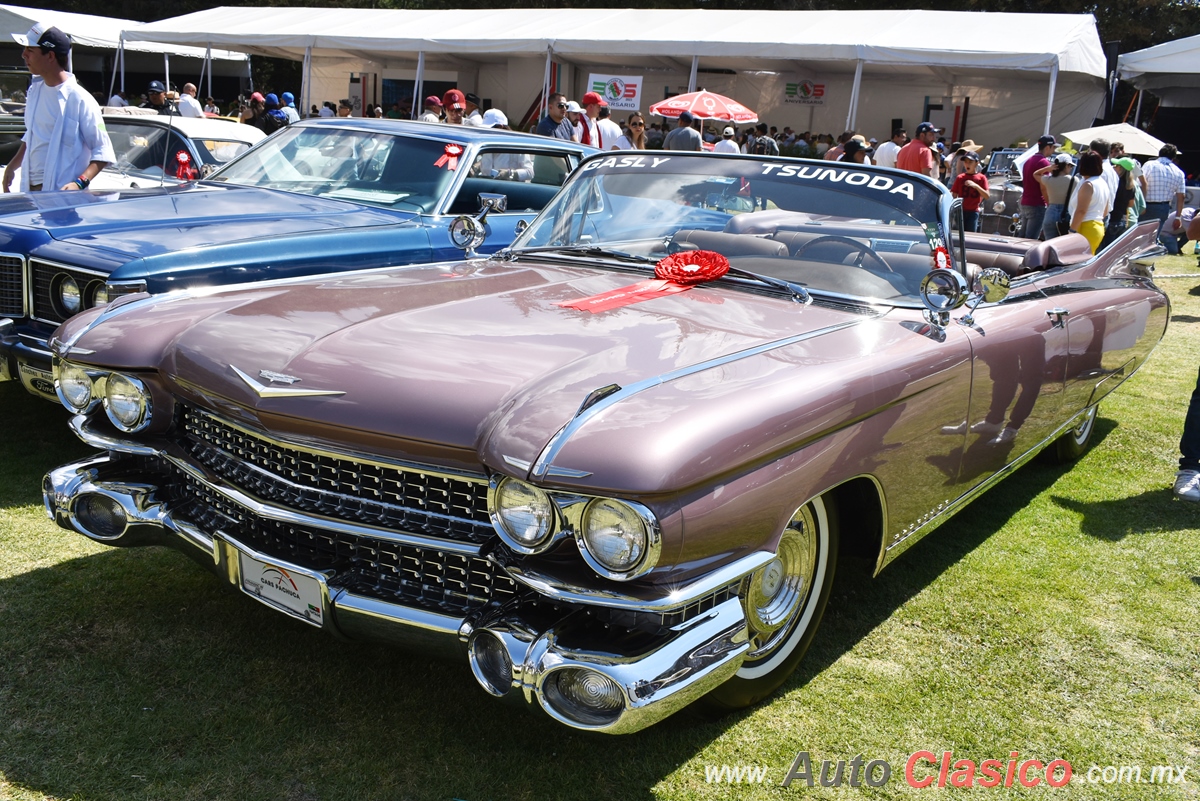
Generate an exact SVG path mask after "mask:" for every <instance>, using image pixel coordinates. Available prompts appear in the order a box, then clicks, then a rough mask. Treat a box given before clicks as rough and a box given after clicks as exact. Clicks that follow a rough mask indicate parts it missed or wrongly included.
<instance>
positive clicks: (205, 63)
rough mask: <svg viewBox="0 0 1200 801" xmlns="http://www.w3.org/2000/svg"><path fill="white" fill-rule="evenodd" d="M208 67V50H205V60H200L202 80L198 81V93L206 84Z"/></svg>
mask: <svg viewBox="0 0 1200 801" xmlns="http://www.w3.org/2000/svg"><path fill="white" fill-rule="evenodd" d="M207 69H208V50H207V49H206V50H205V51H204V60H203V61H201V62H200V80H198V81H196V93H197V94H199V93H200V88H201V87H202V86H204V73H205V71H206V70H207Z"/></svg>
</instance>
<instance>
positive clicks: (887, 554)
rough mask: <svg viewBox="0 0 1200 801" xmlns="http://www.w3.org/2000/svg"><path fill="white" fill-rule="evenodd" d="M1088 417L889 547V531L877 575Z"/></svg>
mask: <svg viewBox="0 0 1200 801" xmlns="http://www.w3.org/2000/svg"><path fill="white" fill-rule="evenodd" d="M1085 414H1087V410H1086V409H1085V410H1084V411H1082V412H1080V413H1079V414H1077V415H1075V416H1074V417H1072V418H1071V419H1070V420H1068V421H1067V422H1066V423H1063V424H1062V425H1061V426H1059V427H1058V428H1057V429H1055V431H1054V433H1053V434H1051V435H1050V436H1048V437H1046V438H1045V439H1044V440H1042V441H1041V442H1039V443H1038V444H1037V445H1035V446H1034V447H1032V448H1030V449H1029V450H1028V451H1026V452H1025V453H1024V454H1022V455H1021V456H1019V457H1017V458H1016V459H1014V460H1013V461H1011V462H1009V463H1008V464H1007V465H1005V466H1004V467H1002V468H1000V469H999V470H997V471H996V472H995V473H993V474H992V475H990V476H989V477H988V478H986V479H984V480H983V481H981V482H979V483H978V484H976V485H975V486H974V487H972V488H971V489H969V490H967V491H966V492H964V493H963V494H962V495H959V496H958V497H957V498H955V499H954V500H951V501H946V502H945V503H944V505H939V507H938V509H937V511H936V513H935V514H934V515H933V516H932V517H930V518H929V519H928V520H926V521H925V522H923V523H921V524H920V525H916V524H910V525H909V527H908V528H907V529H905V530H903V531H900V532H897V533H896V534H895V535H894V539H893V540H892V541H891V543H890V544H889V543H888V536H887V531H886V529H885V530H884V536H883V547H882V548H880V551H879V557H878V558H877V559H876V560H875V573H874V575H876V576H877V575H879V571H881V570H883V568H885V567H886V566H887V565H888V564H890V563H891V562H892V561H893V560H894V559H895V558H896V557H898V556H899V555H900V554H902V553H904V552H905V551H907V550H908V549H909V548H911V547H912V546H913V545H915V544H916V543H917V541H918V540H920V539H921V538H922V537H924V536H925V535H926V534H928V533H929V532H930V531H933V530H934V529H935V528H937V527H938V526H940V525H941V524H942V523H945V522H946V521H947V520H949V519H950V518H951V517H953V516H954V515H955V514H956V513H957V512H958V511H959V510H960V509H962V508H963V507H964V506H966V505H967V504H969V503H970V502H971V501H973V500H975V499H976V498H977V497H979V496H980V495H982V494H983V493H984V492H986V491H987V490H989V489H991V487H992V486H993V485H995V484H997V483H999V482H1000V480H1001V479H1004V478H1007V477H1008V476H1010V475H1011V474H1012V473H1014V472H1015V471H1016V470H1017V469H1018V468H1021V467H1024V466H1025V464H1026V463H1028V462H1029V460H1030V459H1032V458H1033V457H1035V456H1037V455H1038V454H1039V453H1041V452H1042V451H1043V450H1044V449H1045V448H1046V447H1047V446H1049V445H1050V444H1052V443H1053V442H1054V441H1055V440H1056V439H1058V438H1059V437H1060V436H1062V435H1063V434H1065V433H1066V432H1068V431H1070V430H1071V429H1072V428H1074V427H1075V423H1076V421H1077V420H1079V418H1080V417H1082V416H1083V415H1085Z"/></svg>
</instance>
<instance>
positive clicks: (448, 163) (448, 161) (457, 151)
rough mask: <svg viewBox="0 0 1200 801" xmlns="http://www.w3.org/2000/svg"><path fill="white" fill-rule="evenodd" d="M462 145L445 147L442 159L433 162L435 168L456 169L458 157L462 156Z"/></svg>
mask: <svg viewBox="0 0 1200 801" xmlns="http://www.w3.org/2000/svg"><path fill="white" fill-rule="evenodd" d="M462 152H463V148H462V145H446V149H445V151H444V152H443V153H442V157H441V158H439V159H438V160H437V161H435V162H433V166H435V167H445V168H446V169H448V170H457V169H458V157H459V156H461V155H462Z"/></svg>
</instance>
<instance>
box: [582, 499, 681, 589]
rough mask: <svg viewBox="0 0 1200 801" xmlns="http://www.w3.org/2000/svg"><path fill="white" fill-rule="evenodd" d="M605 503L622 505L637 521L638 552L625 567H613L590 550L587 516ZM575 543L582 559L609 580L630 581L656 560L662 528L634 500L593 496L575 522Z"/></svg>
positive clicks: (649, 512) (655, 562)
mask: <svg viewBox="0 0 1200 801" xmlns="http://www.w3.org/2000/svg"><path fill="white" fill-rule="evenodd" d="M606 503H607V504H614V505H616V506H623V507H625V508H626V509H627V510H628V511H629V512H631V513H632V515H633V516H634V518H635V519H637V521H638V522H639V523H640V524H641V527H642V536H643V542H642V552H641V555H640V556H639V557H638V559H637V561H635V562H633V563H632V564H631V565H629V566H628V567H624V568H615V567H613V566H611V565H609V564H607V563H606V562H605V561H604V560H602V559H601V558H600V557H599V556H597V555H596V554H595V553H594V552H593V550H592V546H591V545H589V543H588V539H587V531H588V522H589V518H590V516H591V515H592V514H594V512H595V510H596V509H597V508H598V507H599V506H600V505H601V504H606ZM575 544H576V545H577V546H578V547H579V553H580V555H582V556H583V559H584V561H585V562H587V563H588V566H589V567H591V568H592V570H594V571H596V573H598V574H599V575H601V576H604V577H605V578H609V579H612V580H613V581H631V580H633V579H635V578H638V577H639V576H644V575H645V574H646V573H648V572H650V570H652V569H653V568H654V566H655V565H657V564H658V559H659V556H660V555H661V554H662V532H661V530H660V529H659V525H658V518H657V517H655V515H654V513H653V512H651V511H650V509H649V508H647V507H646V506H644V505H642V504H640V503H637V502H636V501H627V500H624V499H620V498H593V499H591V500H590V501H588V503H587V505H586V506H585V507H584V509H583V511H582V513H581V514H580V516H579V525H578V526H577V527H576V529H575Z"/></svg>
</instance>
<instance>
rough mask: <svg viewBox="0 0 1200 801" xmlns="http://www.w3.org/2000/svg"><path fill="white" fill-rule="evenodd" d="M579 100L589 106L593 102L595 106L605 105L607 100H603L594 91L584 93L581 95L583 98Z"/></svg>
mask: <svg viewBox="0 0 1200 801" xmlns="http://www.w3.org/2000/svg"><path fill="white" fill-rule="evenodd" d="M580 102H581V103H583V105H585V106H590V105H593V104H595V105H597V106H607V105H608V101H607V100H605V99H604V98H603V97H601V96H600V95H598V94H596V93H595V92H588V93H587V94H586V95H584V96H583V100H581V101H580Z"/></svg>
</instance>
